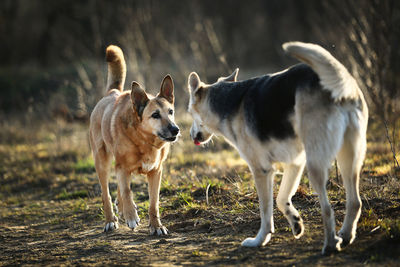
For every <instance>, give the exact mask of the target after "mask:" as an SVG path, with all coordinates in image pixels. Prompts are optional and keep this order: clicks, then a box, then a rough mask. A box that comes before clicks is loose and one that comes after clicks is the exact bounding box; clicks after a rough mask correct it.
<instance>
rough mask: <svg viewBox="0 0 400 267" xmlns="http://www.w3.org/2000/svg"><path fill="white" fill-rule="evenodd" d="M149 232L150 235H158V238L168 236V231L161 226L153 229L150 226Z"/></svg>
mask: <svg viewBox="0 0 400 267" xmlns="http://www.w3.org/2000/svg"><path fill="white" fill-rule="evenodd" d="M149 230H150V235H158V236H161V235H168V229H167V228H166V227H164V226H162V225H161V226H160V227H154V226H151V225H150V228H149Z"/></svg>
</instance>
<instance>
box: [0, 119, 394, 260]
mask: <svg viewBox="0 0 400 267" xmlns="http://www.w3.org/2000/svg"><path fill="white" fill-rule="evenodd" d="M58 128H59V130H57V131H56V132H53V133H51V132H50V133H49V132H48V131H44V132H45V133H43V131H39V133H37V134H36V132H35V134H29V136H30V137H29V138H27V137H26V135H27V134H24V135H22V136H20V135H18V134H17V132H18V131H15V132H13V130H12V129H9V130H8V131H7V132H6V133H2V135H1V136H2V141H1V144H0V181H1V186H0V188H1V189H0V265H1V266H15V265H56V266H60V265H79V266H87V265H118V266H120V265H135V266H202V265H207V266H215V265H218V266H219V265H223V266H225V265H228V266H229V265H256V266H265V265H275V266H294V265H296V266H305V265H307V266H308V265H321V266H333V265H341V266H350V265H351V266H361V265H372V266H375V265H379V266H400V220H399V218H400V216H399V215H400V188H399V176H398V175H397V176H396V174H394V175H393V172H388V173H386V174H384V175H383V174H382V173H380V171H381V172H382V170H383V169H384V168H385V167H384V163H382V161H379V162H378V158H376V159H375V158H374V157H375V154H369V155H368V157H369V159H370V160H366V166H365V167H364V173H363V178H362V181H361V198H362V201H363V209H362V215H361V219H360V222H359V226H358V230H357V238H356V240H355V242H354V243H353V244H351V245H350V246H348V247H346V248H344V250H343V251H342V252H340V253H337V254H333V255H330V256H322V255H321V248H322V243H323V229H322V222H321V216H320V209H319V203H318V199H317V196H316V195H315V194H314V193H313V191H312V189H311V188H310V187H309V185H308V180H307V178H306V176H305V177H303V181H302V184H301V186H300V187H299V190H298V191H297V193H296V195H295V197H294V199H293V202H294V204H295V206H296V207H297V208H298V209H299V211H300V213H301V215H302V217H303V219H304V223H305V227H306V230H305V234H304V236H303V237H302V238H300V239H299V240H296V239H294V237H293V235H292V233H291V230H290V228H289V224H288V223H287V221H286V220H285V218H284V217H283V216H282V214H281V213H280V212H278V211H277V210H276V207H275V211H274V220H275V234H273V236H272V239H271V241H270V243H268V244H267V246H265V247H261V248H244V247H241V246H240V243H241V241H243V239H245V238H246V237H249V236H254V235H255V234H256V233H257V230H258V227H259V224H260V219H259V215H258V201H257V195H256V192H255V189H254V185H253V182H252V178H251V175H250V173H249V170H248V169H247V167H246V165H245V164H244V163H243V162H242V161H241V160H240V159H239V157H238V155H237V154H236V152H234V151H233V150H232V149H231V148H229V146H227V145H226V144H225V143H224V142H223V141H222V140H219V139H217V140H216V141H215V142H214V144H213V145H210V147H208V148H195V147H194V146H192V145H191V144H190V142H187V141H182V142H181V144H180V143H179V142H178V143H177V144H175V145H174V147H173V149H172V151H171V155H170V157H169V158H168V160H167V162H166V163H165V168H164V182H163V185H162V188H161V197H160V199H161V203H160V206H161V212H162V216H161V220H162V222H163V223H164V225H165V226H166V227H167V228H168V229H169V231H170V234H169V235H168V236H165V237H155V236H149V235H148V227H147V223H148V216H147V208H148V194H147V185H146V183H145V179H144V177H135V179H133V183H132V189H133V192H134V198H135V202H136V204H137V205H138V207H139V216H140V218H141V220H142V221H141V225H140V226H139V228H138V229H137V230H136V231H131V230H130V229H129V228H128V227H127V226H125V224H124V223H123V221H121V222H120V228H119V229H118V230H116V231H113V232H111V233H103V227H104V216H103V212H102V203H101V198H100V189H99V185H98V181H97V176H96V173H95V170H94V167H93V161H92V160H91V156H90V153H89V149H88V147H87V144H86V142H87V139H86V128H85V127H82V126H73V127H72V126H68V127H65V126H60V125H58ZM60 129H61V130H60ZM3 131H4V129H3ZM184 138H185V139H187V138H186V137H184ZM369 149H371V150H372V151H373V152H374V153H375V152H376V153H378V152H379V151H381V150H382V148H381V147H380V146H378V145H374V144H371V145H369ZM377 151H378V152H377ZM382 151H386V150H385V149H383V150H382ZM385 153H386V152H385ZM379 159H381V157H379ZM375 166H380V168H381V169H377V168H375ZM332 172H333V174H332V176H333V178H332V179H331V182H330V184H329V185H328V188H329V193H330V198H331V203H332V206H333V208H334V210H335V214H336V219H337V227H338V229H339V227H340V226H341V223H342V221H343V212H344V209H345V199H344V191H343V187H342V186H341V183H340V182H338V181H337V180H336V177H335V170H334V168H333V171H332ZM279 180H280V176H279V175H277V179H276V183H275V184H276V185H275V187H276V188H275V190H274V194H275V195H276V193H277V189H278V186H279ZM339 180H340V179H339ZM110 188H111V192H112V196H113V198H115V194H116V184H115V179H112V182H111V184H110ZM206 196H208V197H206Z"/></svg>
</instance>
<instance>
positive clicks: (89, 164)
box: [73, 157, 95, 173]
mask: <svg viewBox="0 0 400 267" xmlns="http://www.w3.org/2000/svg"><path fill="white" fill-rule="evenodd" d="M73 169H74V170H75V172H77V173H93V172H94V171H95V167H94V160H93V158H92V157H85V158H83V159H80V160H78V161H77V162H76V163H75V165H74V166H73Z"/></svg>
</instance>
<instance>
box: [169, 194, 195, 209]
mask: <svg viewBox="0 0 400 267" xmlns="http://www.w3.org/2000/svg"><path fill="white" fill-rule="evenodd" d="M192 205H193V197H192V195H191V194H190V193H188V192H178V193H177V198H176V199H175V201H174V203H173V206H174V207H183V206H189V207H191V206H192Z"/></svg>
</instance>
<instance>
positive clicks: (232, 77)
mask: <svg viewBox="0 0 400 267" xmlns="http://www.w3.org/2000/svg"><path fill="white" fill-rule="evenodd" d="M238 74H239V68H236V69H235V70H234V71H233V72H232V74H231V75H229V76H228V77H221V78H219V79H218V82H236V80H237V76H238Z"/></svg>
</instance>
